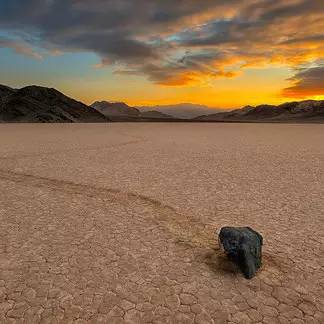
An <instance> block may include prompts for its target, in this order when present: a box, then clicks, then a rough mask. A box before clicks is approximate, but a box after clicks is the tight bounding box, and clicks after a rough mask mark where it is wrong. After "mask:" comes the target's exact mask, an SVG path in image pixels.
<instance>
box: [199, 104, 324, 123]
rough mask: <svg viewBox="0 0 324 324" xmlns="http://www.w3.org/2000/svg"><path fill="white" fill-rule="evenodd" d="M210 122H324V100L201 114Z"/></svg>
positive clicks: (200, 119)
mask: <svg viewBox="0 0 324 324" xmlns="http://www.w3.org/2000/svg"><path fill="white" fill-rule="evenodd" d="M194 120H195V121H210V122H217V121H218V122H230V121H234V122H235V121H236V122H258V121H259V122H307V121H308V122H324V100H305V101H294V102H287V103H284V104H281V105H278V106H274V105H259V106H256V107H252V106H246V107H243V108H241V109H235V110H232V111H228V112H221V113H216V114H210V115H204V116H199V117H197V118H195V119H194Z"/></svg>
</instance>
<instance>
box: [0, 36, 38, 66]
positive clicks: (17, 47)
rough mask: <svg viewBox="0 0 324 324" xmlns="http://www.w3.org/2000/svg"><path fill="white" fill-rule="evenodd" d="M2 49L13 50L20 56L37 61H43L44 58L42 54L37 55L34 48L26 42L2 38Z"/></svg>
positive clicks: (0, 42)
mask: <svg viewBox="0 0 324 324" xmlns="http://www.w3.org/2000/svg"><path fill="white" fill-rule="evenodd" d="M0 47H5V48H11V49H13V50H14V51H15V52H16V53H18V54H22V55H26V56H29V57H31V58H33V59H36V60H41V59H42V58H43V56H42V55H41V54H39V53H37V52H36V51H35V50H34V49H33V48H32V47H30V46H29V45H28V44H26V43H24V42H20V41H14V40H10V39H6V38H1V37H0Z"/></svg>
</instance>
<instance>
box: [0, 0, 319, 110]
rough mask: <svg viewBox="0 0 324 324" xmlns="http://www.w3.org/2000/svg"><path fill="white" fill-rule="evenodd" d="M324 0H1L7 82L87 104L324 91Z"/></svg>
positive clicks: (237, 102) (269, 97) (228, 101)
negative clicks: (33, 86)
mask: <svg viewBox="0 0 324 324" xmlns="http://www.w3.org/2000/svg"><path fill="white" fill-rule="evenodd" d="M323 30H324V2H323V1H321V0H308V1H306V0H285V1H283V0H280V1H272V0H259V1H254V0H251V1H238V0H230V1H218V0H205V1H199V0H179V1H169V0H152V1H145V0H135V1H132V0H106V1H105V0H93V1H91V2H89V1H86V0H67V1H63V0H50V1H49V0H47V1H44V0H26V1H23V2H22V1H18V0H10V1H9V0H2V1H0V68H1V78H0V83H1V84H5V85H8V86H11V87H22V86H26V85H30V84H37V85H42V86H47V87H54V88H57V89H58V90H60V91H62V92H64V93H65V94H67V95H69V96H71V97H75V98H77V99H79V100H81V101H83V102H85V103H87V104H91V103H92V102H94V101H96V100H107V101H124V102H126V103H128V104H130V105H134V106H141V105H163V104H175V103H183V102H185V103H194V104H204V105H208V106H210V107H219V108H228V109H230V108H237V107H242V106H245V105H258V104H263V103H267V104H279V103H282V102H286V101H294V100H306V99H317V100H318V99H324V33H323Z"/></svg>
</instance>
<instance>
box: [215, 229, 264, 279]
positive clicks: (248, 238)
mask: <svg viewBox="0 0 324 324" xmlns="http://www.w3.org/2000/svg"><path fill="white" fill-rule="evenodd" d="M219 240H220V243H221V244H222V245H223V247H224V250H225V252H226V254H227V255H228V257H229V258H230V259H231V260H232V261H234V262H235V263H236V264H237V265H238V266H239V268H240V269H241V271H242V273H243V274H244V276H245V278H247V279H251V278H252V277H254V276H255V273H256V271H257V270H258V269H259V268H260V266H261V258H262V244H263V238H262V236H261V235H260V234H259V233H258V232H256V231H254V230H253V229H252V228H250V227H223V228H222V229H221V231H220V233H219Z"/></svg>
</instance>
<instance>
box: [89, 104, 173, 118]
mask: <svg viewBox="0 0 324 324" xmlns="http://www.w3.org/2000/svg"><path fill="white" fill-rule="evenodd" d="M91 107H92V108H94V109H96V110H97V111H99V112H100V113H102V114H103V115H105V116H107V117H109V118H110V119H111V120H113V121H132V120H134V121H135V120H136V121H145V120H147V119H149V120H151V119H154V120H164V119H174V117H173V116H170V115H167V114H164V113H162V112H159V111H154V110H147V111H140V110H139V109H137V108H135V107H130V106H128V105H127V104H125V103H124V102H108V101H96V102H94V103H93V104H92V105H91Z"/></svg>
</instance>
